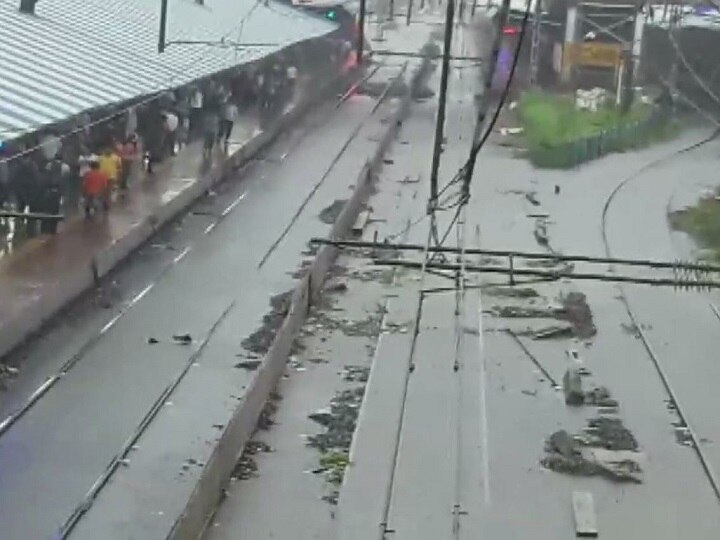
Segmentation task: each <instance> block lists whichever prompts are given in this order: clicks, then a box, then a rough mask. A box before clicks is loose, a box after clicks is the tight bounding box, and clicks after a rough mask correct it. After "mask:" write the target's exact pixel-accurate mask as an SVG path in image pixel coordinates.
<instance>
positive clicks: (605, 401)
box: [584, 386, 620, 408]
mask: <svg viewBox="0 0 720 540" xmlns="http://www.w3.org/2000/svg"><path fill="white" fill-rule="evenodd" d="M584 400H585V405H594V406H596V407H609V408H617V407H618V406H619V405H620V404H619V403H618V401H617V400H615V399H612V397H611V396H610V390H608V389H607V388H606V387H604V386H596V387H595V388H593V389H592V390H590V391H589V392H585V398H584Z"/></svg>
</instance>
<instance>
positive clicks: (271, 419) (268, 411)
mask: <svg viewBox="0 0 720 540" xmlns="http://www.w3.org/2000/svg"><path fill="white" fill-rule="evenodd" d="M279 400H280V397H279V395H278V394H277V393H275V392H273V393H272V394H270V397H269V398H268V400H267V401H266V402H265V405H264V406H263V409H262V411H260V416H259V417H258V421H257V426H256V429H259V430H263V431H267V430H268V429H270V428H271V427H272V426H274V425H275V413H276V412H277V410H278V405H277V402H278V401H279Z"/></svg>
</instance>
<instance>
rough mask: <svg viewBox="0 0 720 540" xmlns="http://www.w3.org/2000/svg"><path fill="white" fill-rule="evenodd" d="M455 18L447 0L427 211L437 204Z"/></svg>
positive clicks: (451, 0)
mask: <svg viewBox="0 0 720 540" xmlns="http://www.w3.org/2000/svg"><path fill="white" fill-rule="evenodd" d="M454 18H455V0H447V10H446V12H445V43H444V45H443V57H442V72H441V74H440V97H439V100H438V112H437V119H436V121H435V143H434V144H433V155H432V166H431V168H430V201H429V204H428V212H431V211H432V210H433V209H434V208H435V205H436V204H437V198H438V170H439V169H440V152H441V151H442V145H443V137H444V128H445V104H446V101H447V86H448V71H449V70H450V48H451V46H452V31H453V19H454Z"/></svg>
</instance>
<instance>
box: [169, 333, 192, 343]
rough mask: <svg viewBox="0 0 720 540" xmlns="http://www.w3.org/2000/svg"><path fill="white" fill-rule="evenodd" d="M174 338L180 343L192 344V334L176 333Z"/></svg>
mask: <svg viewBox="0 0 720 540" xmlns="http://www.w3.org/2000/svg"><path fill="white" fill-rule="evenodd" d="M172 338H173V340H174V341H175V343H178V344H180V345H190V344H191V343H192V336H191V335H190V334H176V335H174V336H173V337H172Z"/></svg>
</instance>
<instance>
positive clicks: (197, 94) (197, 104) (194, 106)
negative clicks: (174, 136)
mask: <svg viewBox="0 0 720 540" xmlns="http://www.w3.org/2000/svg"><path fill="white" fill-rule="evenodd" d="M203 102H204V96H203V93H202V91H201V90H200V89H199V88H195V89H194V90H193V91H192V93H191V94H190V137H193V136H195V135H197V134H198V133H199V132H200V128H201V127H202V117H203Z"/></svg>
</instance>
